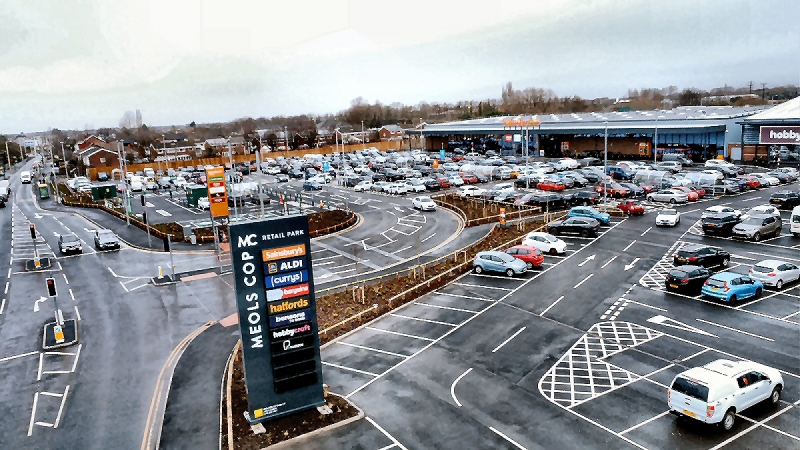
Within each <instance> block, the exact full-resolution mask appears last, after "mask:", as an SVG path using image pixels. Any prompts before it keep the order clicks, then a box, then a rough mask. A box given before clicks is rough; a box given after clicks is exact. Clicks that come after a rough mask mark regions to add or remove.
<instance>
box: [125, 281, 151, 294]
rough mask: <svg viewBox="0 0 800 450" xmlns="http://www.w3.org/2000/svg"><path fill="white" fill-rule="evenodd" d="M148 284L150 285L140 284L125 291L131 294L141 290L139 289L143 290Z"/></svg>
mask: <svg viewBox="0 0 800 450" xmlns="http://www.w3.org/2000/svg"><path fill="white" fill-rule="evenodd" d="M148 284H150V283H145V284H141V285H139V286H136V287H134V288H130V289H126V290H127V291H128V292H133V291H135V290H137V289H141V288H143V287H145V286H147V285H148Z"/></svg>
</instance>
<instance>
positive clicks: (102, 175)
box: [97, 172, 108, 182]
mask: <svg viewBox="0 0 800 450" xmlns="http://www.w3.org/2000/svg"><path fill="white" fill-rule="evenodd" d="M97 181H101V182H103V181H108V173H107V172H97Z"/></svg>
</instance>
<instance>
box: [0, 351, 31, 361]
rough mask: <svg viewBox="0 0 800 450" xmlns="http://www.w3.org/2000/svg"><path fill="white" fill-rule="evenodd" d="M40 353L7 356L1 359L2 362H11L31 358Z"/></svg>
mask: <svg viewBox="0 0 800 450" xmlns="http://www.w3.org/2000/svg"><path fill="white" fill-rule="evenodd" d="M38 353H39V352H38V351H34V352H28V353H23V354H21V355H14V356H6V357H5V358H0V362H5V361H11V360H12V359H17V358H23V357H25V356H31V355H36V354H38Z"/></svg>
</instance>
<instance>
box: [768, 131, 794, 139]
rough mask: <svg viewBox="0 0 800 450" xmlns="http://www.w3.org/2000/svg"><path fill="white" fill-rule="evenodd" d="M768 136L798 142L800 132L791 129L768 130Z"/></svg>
mask: <svg viewBox="0 0 800 450" xmlns="http://www.w3.org/2000/svg"><path fill="white" fill-rule="evenodd" d="M769 138H770V139H780V140H789V141H795V142H800V133H795V132H794V131H793V130H781V131H775V130H769Z"/></svg>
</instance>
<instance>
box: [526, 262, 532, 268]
mask: <svg viewBox="0 0 800 450" xmlns="http://www.w3.org/2000/svg"><path fill="white" fill-rule="evenodd" d="M525 265H526V266H528V270H533V263H532V262H530V261H526V262H525Z"/></svg>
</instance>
